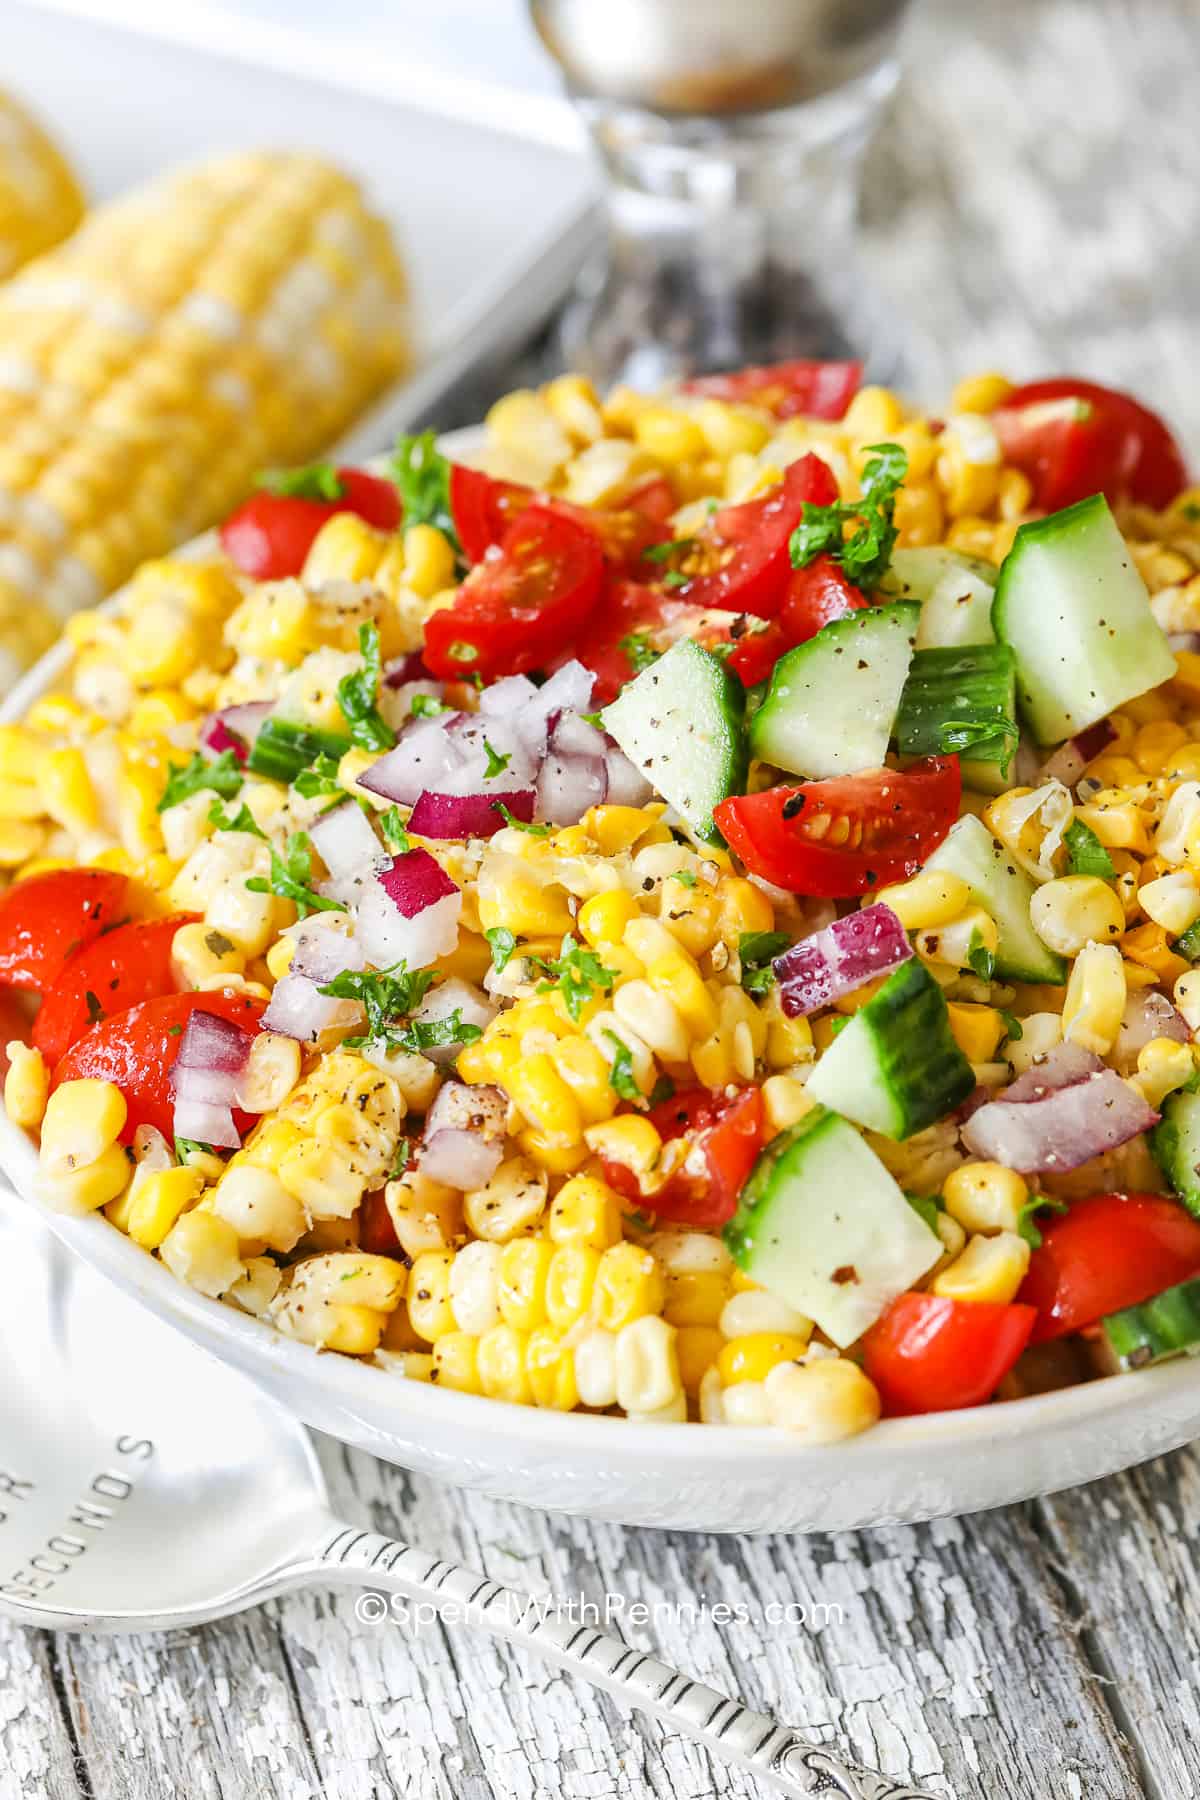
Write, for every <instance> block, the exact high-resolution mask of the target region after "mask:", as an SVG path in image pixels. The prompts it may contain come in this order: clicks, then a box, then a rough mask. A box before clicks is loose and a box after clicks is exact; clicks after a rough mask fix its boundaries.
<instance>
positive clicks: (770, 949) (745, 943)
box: [738, 931, 792, 994]
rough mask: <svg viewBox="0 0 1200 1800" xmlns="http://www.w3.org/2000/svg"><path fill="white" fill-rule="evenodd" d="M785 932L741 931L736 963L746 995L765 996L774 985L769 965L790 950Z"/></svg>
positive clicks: (773, 973)
mask: <svg viewBox="0 0 1200 1800" xmlns="http://www.w3.org/2000/svg"><path fill="white" fill-rule="evenodd" d="M791 942H792V940H791V938H790V937H789V936H788V934H787V932H786V931H743V933H742V935H741V937H740V938H739V939H738V961H739V962H740V963H741V965H742V986H743V987H744V988H745V990H746V992H747V993H748V994H765V993H767V991H768V990H769V989H770V988H772V987H774V985H775V971H774V970H773V969H772V967H771V964H772V963H773V962H774V961H775V958H776V957H777V956H782V955H783V953H784V951H785V950H787V949H790V947H791Z"/></svg>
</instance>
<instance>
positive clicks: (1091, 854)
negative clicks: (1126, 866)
mask: <svg viewBox="0 0 1200 1800" xmlns="http://www.w3.org/2000/svg"><path fill="white" fill-rule="evenodd" d="M1063 843H1064V844H1065V845H1066V846H1067V871H1068V873H1069V874H1071V875H1098V876H1099V878H1100V880H1101V881H1114V880H1115V879H1116V874H1117V871H1116V870H1115V869H1114V868H1113V861H1112V857H1111V856H1110V855H1109V854H1108V851H1107V850H1106V849H1105V848H1104V845H1103V844H1102V843H1101V842H1100V839H1099V838H1098V837H1097V836H1096V834H1095V832H1094V831H1093V830H1092V828H1091V826H1090V825H1085V824H1084V822H1083V820H1082V819H1072V820H1071V823H1070V824H1069V825H1068V826H1067V829H1066V830H1065V831H1064V832H1063Z"/></svg>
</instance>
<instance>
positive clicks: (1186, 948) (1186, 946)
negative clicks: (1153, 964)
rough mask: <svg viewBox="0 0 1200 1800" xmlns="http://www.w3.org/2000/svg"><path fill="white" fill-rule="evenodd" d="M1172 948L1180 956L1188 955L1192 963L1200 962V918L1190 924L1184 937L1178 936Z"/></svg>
mask: <svg viewBox="0 0 1200 1800" xmlns="http://www.w3.org/2000/svg"><path fill="white" fill-rule="evenodd" d="M1171 948H1172V949H1173V950H1174V951H1175V952H1176V954H1177V955H1178V956H1186V957H1187V960H1188V961H1189V962H1190V963H1194V962H1200V919H1198V920H1197V921H1196V923H1195V924H1194V925H1189V926H1188V928H1187V930H1186V931H1185V932H1184V934H1183V936H1182V937H1177V938H1176V939H1175V942H1174V944H1173V945H1172V946H1171Z"/></svg>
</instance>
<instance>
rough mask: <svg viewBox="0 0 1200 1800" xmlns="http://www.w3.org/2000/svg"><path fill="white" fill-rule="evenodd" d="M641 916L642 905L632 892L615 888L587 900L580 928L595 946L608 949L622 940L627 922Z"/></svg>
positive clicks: (580, 920)
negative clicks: (640, 905)
mask: <svg viewBox="0 0 1200 1800" xmlns="http://www.w3.org/2000/svg"><path fill="white" fill-rule="evenodd" d="M640 916H641V908H640V907H639V906H638V903H637V901H636V900H635V899H634V898H633V896H632V895H631V894H627V893H625V892H624V891H623V890H622V889H620V888H612V889H610V890H609V891H608V892H606V893H603V894H593V895H592V898H591V899H590V900H585V901H584V903H583V905H582V906H581V907H580V909H579V930H580V933H581V935H582V936H583V938H584V940H585V942H587V943H589V944H590V945H591V946H592V948H593V950H600V949H606V948H608V947H609V946H610V945H613V944H619V943H621V941H622V940H623V938H624V936H625V928H626V926H627V925H628V924H629V923H630V921H631V920H632V919H637V918H640Z"/></svg>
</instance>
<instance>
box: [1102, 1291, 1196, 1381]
mask: <svg viewBox="0 0 1200 1800" xmlns="http://www.w3.org/2000/svg"><path fill="white" fill-rule="evenodd" d="M1101 1323H1102V1324H1103V1326H1104V1335H1105V1337H1106V1338H1107V1339H1108V1342H1109V1346H1110V1348H1111V1349H1112V1351H1113V1354H1114V1355H1115V1356H1116V1358H1117V1360H1118V1361H1119V1362H1120V1364H1121V1367H1122V1368H1124V1369H1144V1368H1145V1367H1146V1365H1147V1364H1148V1363H1156V1362H1162V1361H1164V1360H1165V1359H1166V1358H1167V1357H1169V1356H1180V1355H1182V1354H1183V1353H1184V1352H1188V1353H1189V1354H1192V1355H1194V1354H1195V1353H1196V1351H1198V1350H1200V1281H1181V1282H1180V1283H1179V1284H1178V1286H1177V1287H1169V1288H1165V1289H1164V1290H1163V1292H1162V1293H1161V1294H1155V1296H1154V1298H1153V1299H1152V1300H1143V1302H1142V1304H1141V1305H1140V1306H1127V1307H1125V1308H1124V1309H1123V1310H1122V1311H1121V1312H1117V1313H1110V1314H1109V1316H1108V1318H1107V1319H1104V1320H1102V1321H1101Z"/></svg>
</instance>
